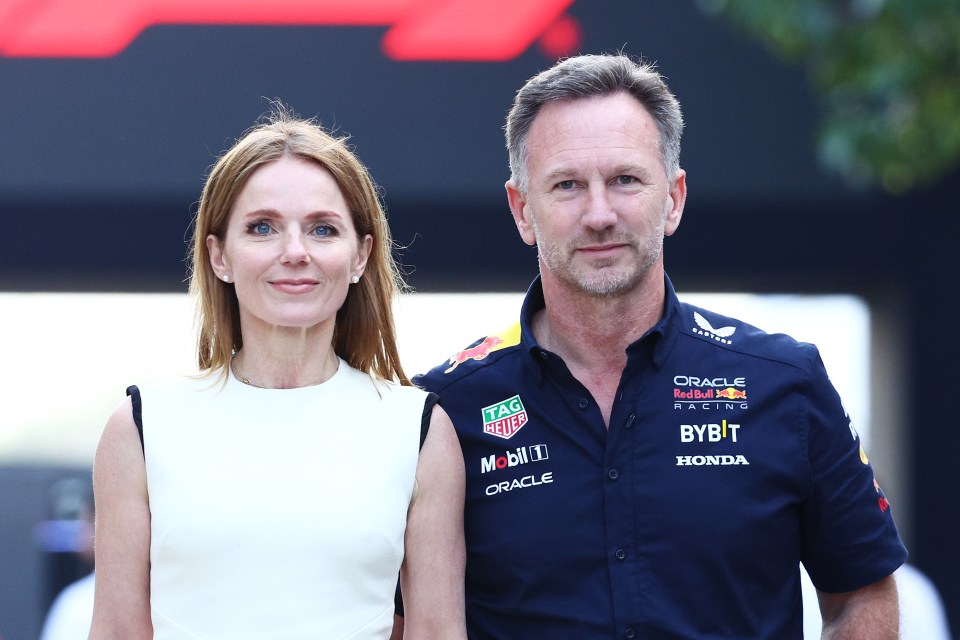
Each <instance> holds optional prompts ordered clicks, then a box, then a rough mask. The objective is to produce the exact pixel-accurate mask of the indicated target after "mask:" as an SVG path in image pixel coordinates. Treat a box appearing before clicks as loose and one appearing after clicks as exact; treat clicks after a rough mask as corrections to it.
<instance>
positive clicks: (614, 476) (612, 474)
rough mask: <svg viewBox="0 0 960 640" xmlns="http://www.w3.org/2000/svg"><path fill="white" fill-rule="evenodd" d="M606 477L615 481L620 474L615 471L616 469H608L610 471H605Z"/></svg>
mask: <svg viewBox="0 0 960 640" xmlns="http://www.w3.org/2000/svg"><path fill="white" fill-rule="evenodd" d="M607 477H608V478H610V479H611V480H616V479H617V478H619V477H620V472H619V471H617V470H616V469H610V471H607Z"/></svg>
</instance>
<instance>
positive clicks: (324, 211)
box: [207, 155, 373, 335]
mask: <svg viewBox="0 0 960 640" xmlns="http://www.w3.org/2000/svg"><path fill="white" fill-rule="evenodd" d="M372 243H373V240H372V238H371V237H370V236H369V235H367V236H364V237H363V238H361V239H359V240H358V238H357V233H356V230H355V229H354V225H353V219H352V217H351V215H350V211H349V209H348V207H347V203H346V200H345V199H344V197H343V194H342V193H341V192H340V188H339V187H338V186H337V183H336V181H335V180H334V178H333V176H332V175H331V174H330V172H329V171H327V170H326V169H325V168H323V167H322V166H320V165H319V164H317V163H316V162H312V161H309V160H306V159H304V158H301V157H299V156H288V155H285V156H283V157H281V158H280V159H278V160H274V161H273V162H270V163H268V164H265V165H263V166H262V167H260V168H258V169H256V170H255V171H254V173H253V174H252V175H251V176H250V178H249V179H248V180H247V183H246V185H245V186H244V187H243V189H242V190H241V191H240V195H239V196H238V197H237V200H236V202H235V203H234V205H233V208H232V209H231V211H230V217H229V222H228V224H227V229H226V232H225V234H224V237H223V238H222V239H221V238H218V237H216V236H214V235H210V236H207V247H208V249H209V251H210V263H211V266H212V267H213V270H214V272H215V273H216V274H217V277H218V278H221V279H223V276H225V275H226V276H228V277H229V278H230V280H229V281H230V282H232V283H233V284H234V286H235V287H236V292H237V299H238V301H239V303H240V322H241V327H242V328H243V331H244V334H245V335H246V334H248V333H249V332H250V330H252V329H254V328H255V327H263V328H270V327H289V328H300V329H304V328H312V327H315V326H317V325H324V324H328V325H329V326H330V327H331V328H332V326H333V324H334V322H335V320H336V314H337V311H338V310H339V309H340V307H341V306H342V305H343V302H344V300H345V299H346V297H347V290H348V289H349V287H350V284H351V278H352V277H353V276H360V275H362V274H363V270H364V267H365V266H366V263H367V257H368V256H369V255H370V247H371V245H372Z"/></svg>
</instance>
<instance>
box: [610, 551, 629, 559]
mask: <svg viewBox="0 0 960 640" xmlns="http://www.w3.org/2000/svg"><path fill="white" fill-rule="evenodd" d="M613 555H615V556H616V557H617V560H623V559H624V558H626V557H627V552H626V551H624V550H623V549H617V552H616V553H615V554H613Z"/></svg>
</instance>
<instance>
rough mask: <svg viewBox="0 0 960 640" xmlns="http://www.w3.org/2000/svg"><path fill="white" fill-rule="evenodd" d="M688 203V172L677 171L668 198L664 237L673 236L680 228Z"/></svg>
mask: <svg viewBox="0 0 960 640" xmlns="http://www.w3.org/2000/svg"><path fill="white" fill-rule="evenodd" d="M686 202H687V172H686V171H684V170H683V169H680V170H678V171H677V175H676V176H675V177H674V178H673V182H672V184H671V185H670V193H669V194H668V196H667V202H666V204H665V207H666V208H667V212H666V224H665V225H664V227H663V235H665V236H672V235H673V233H674V232H675V231H676V230H677V227H679V226H680V219H681V218H682V217H683V206H684V204H686Z"/></svg>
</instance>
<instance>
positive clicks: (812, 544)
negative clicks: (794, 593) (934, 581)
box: [800, 345, 907, 593]
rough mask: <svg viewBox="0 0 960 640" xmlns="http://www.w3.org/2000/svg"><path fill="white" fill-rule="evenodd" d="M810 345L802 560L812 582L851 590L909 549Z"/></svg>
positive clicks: (883, 572)
mask: <svg viewBox="0 0 960 640" xmlns="http://www.w3.org/2000/svg"><path fill="white" fill-rule="evenodd" d="M805 348H806V349H807V350H808V359H809V360H808V361H809V366H808V367H807V371H808V373H807V383H806V386H807V393H806V394H805V406H803V407H801V408H800V412H801V415H802V416H803V419H804V421H805V423H806V425H805V426H806V434H807V453H808V459H809V464H810V470H811V484H812V486H811V493H810V498H809V499H808V500H807V503H806V505H805V507H804V536H803V550H802V554H803V555H802V559H803V563H804V565H805V567H806V569H807V571H808V572H809V573H810V577H811V579H812V581H813V583H814V585H816V587H817V588H818V589H820V590H821V591H826V592H829V593H842V592H847V591H854V590H856V589H859V588H861V587H865V586H867V585H869V584H872V583H874V582H876V581H878V580H881V579H883V578H885V577H886V576H888V575H890V574H892V573H893V572H894V570H896V569H897V567H899V566H900V565H901V564H903V562H904V561H905V560H906V557H907V550H906V548H905V547H904V545H903V542H902V541H901V539H900V535H899V534H898V532H897V527H896V524H895V523H894V520H893V515H892V509H891V506H890V503H889V502H888V501H887V498H886V497H885V496H884V494H883V490H882V489H881V488H880V485H879V484H878V483H877V481H876V478H875V476H874V472H873V468H872V467H871V465H870V462H869V459H868V458H867V454H866V452H865V451H864V449H863V446H862V443H861V440H860V436H859V434H858V433H857V430H856V428H855V426H854V423H853V421H852V419H851V418H850V416H849V415H848V414H847V411H846V409H845V408H844V407H843V404H842V402H841V400H840V396H839V395H838V393H837V391H836V390H835V389H834V387H833V384H832V383H831V382H830V380H829V378H828V376H827V372H826V370H825V368H824V366H823V362H822V360H821V358H820V354H819V352H818V351H817V350H816V348H815V347H813V346H812V345H805Z"/></svg>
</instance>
